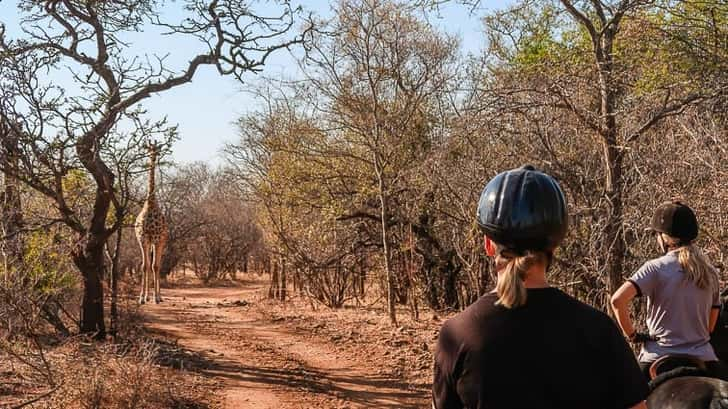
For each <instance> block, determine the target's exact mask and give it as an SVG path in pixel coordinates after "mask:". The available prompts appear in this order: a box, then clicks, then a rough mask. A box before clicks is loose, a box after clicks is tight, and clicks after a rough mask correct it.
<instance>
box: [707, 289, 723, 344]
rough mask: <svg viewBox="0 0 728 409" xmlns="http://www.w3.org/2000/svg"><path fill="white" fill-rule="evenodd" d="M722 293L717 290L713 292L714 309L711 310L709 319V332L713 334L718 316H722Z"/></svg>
mask: <svg viewBox="0 0 728 409" xmlns="http://www.w3.org/2000/svg"><path fill="white" fill-rule="evenodd" d="M721 307H722V306H721V299H720V292H719V291H718V290H717V289H716V290H715V291H714V292H713V308H711V309H710V316H709V319H708V332H709V333H711V334H712V333H713V330H714V329H715V324H716V323H717V322H718V315H720V308H721Z"/></svg>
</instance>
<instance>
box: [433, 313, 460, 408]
mask: <svg viewBox="0 0 728 409" xmlns="http://www.w3.org/2000/svg"><path fill="white" fill-rule="evenodd" d="M457 359H458V346H457V341H456V340H455V337H454V336H453V334H451V332H450V328H449V326H448V323H445V325H443V326H442V328H441V329H440V335H439V336H438V339H437V346H436V347H435V368H434V371H433V374H434V376H433V380H432V408H433V409H462V408H463V404H462V402H461V401H460V396H459V395H458V393H457V389H456V387H455V384H456V380H455V379H454V377H453V370H454V367H455V363H456V362H457Z"/></svg>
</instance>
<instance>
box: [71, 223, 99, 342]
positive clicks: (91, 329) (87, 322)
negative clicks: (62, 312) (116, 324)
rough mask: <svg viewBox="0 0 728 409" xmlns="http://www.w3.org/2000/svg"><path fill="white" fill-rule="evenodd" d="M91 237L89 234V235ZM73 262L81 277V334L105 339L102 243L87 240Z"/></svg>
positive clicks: (74, 256)
mask: <svg viewBox="0 0 728 409" xmlns="http://www.w3.org/2000/svg"><path fill="white" fill-rule="evenodd" d="M89 236H91V234H89ZM73 261H74V263H75V264H76V267H78V269H79V270H80V271H81V275H82V277H83V301H82V302H81V333H83V334H89V335H93V336H94V338H96V339H104V338H105V337H106V324H105V323H104V287H103V283H102V281H101V275H102V271H103V269H104V258H103V241H102V240H98V239H93V238H89V239H88V244H86V245H85V246H84V248H83V250H82V251H81V250H79V251H78V252H75V253H74V255H73Z"/></svg>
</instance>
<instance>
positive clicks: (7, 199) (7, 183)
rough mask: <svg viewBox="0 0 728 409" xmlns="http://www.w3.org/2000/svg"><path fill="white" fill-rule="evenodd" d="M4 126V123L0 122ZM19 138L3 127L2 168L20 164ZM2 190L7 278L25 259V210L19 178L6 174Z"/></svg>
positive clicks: (10, 167)
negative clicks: (23, 210) (23, 230)
mask: <svg viewBox="0 0 728 409" xmlns="http://www.w3.org/2000/svg"><path fill="white" fill-rule="evenodd" d="M0 126H3V124H0ZM18 148H19V147H18V138H17V136H15V135H13V134H12V131H11V130H10V129H9V127H7V129H6V128H5V127H3V141H2V151H3V152H2V153H3V154H2V156H1V157H0V160H2V161H3V163H2V168H4V169H16V168H17V166H18ZM3 179H4V183H3V185H4V186H3V192H2V221H1V223H2V232H0V233H1V234H2V240H1V241H0V246H2V253H3V256H4V267H5V268H4V270H5V278H6V279H7V278H8V271H9V270H12V269H13V268H15V267H17V266H18V264H19V263H20V262H21V261H22V259H23V249H24V245H23V240H22V234H21V232H22V228H23V212H22V203H21V199H20V186H19V182H18V180H17V179H16V178H15V177H13V176H11V175H9V174H5V175H4V178H3Z"/></svg>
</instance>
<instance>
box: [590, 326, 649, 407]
mask: <svg viewBox="0 0 728 409" xmlns="http://www.w3.org/2000/svg"><path fill="white" fill-rule="evenodd" d="M605 318H606V320H607V323H606V324H607V326H608V328H607V333H605V334H604V335H603V337H602V340H601V343H602V345H603V346H604V347H605V348H606V349H605V350H604V356H605V358H606V360H605V361H603V362H604V363H605V366H604V369H602V371H603V374H604V375H607V377H608V378H607V380H606V381H607V382H608V384H609V386H610V391H611V392H610V395H611V396H612V397H613V399H614V401H612V402H611V403H610V404H609V405H605V407H607V406H608V407H611V408H625V409H627V408H638V409H644V408H645V406H644V401H645V399H647V395H649V393H650V389H649V386H648V385H647V379H646V378H645V375H644V374H643V373H642V370H641V369H640V367H639V365H638V364H637V360H636V359H635V357H634V352H632V348H630V347H629V345H627V341H625V339H624V337H623V336H622V334H620V333H619V329H618V328H617V326H616V325H615V324H614V321H612V320H611V319H609V318H607V317H605Z"/></svg>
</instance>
